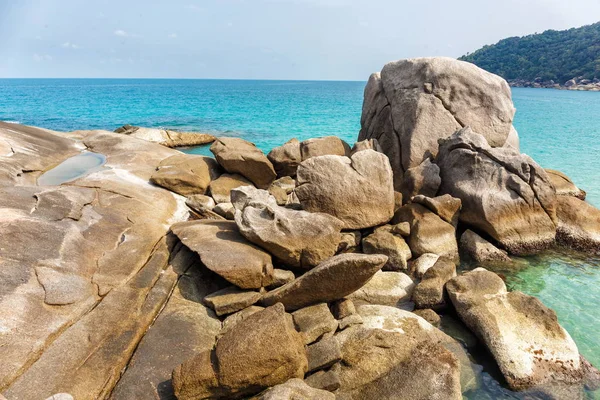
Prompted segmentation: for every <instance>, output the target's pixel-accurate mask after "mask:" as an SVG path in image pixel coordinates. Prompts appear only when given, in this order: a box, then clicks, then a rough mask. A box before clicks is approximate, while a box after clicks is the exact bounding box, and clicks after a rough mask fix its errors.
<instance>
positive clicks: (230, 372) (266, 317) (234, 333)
mask: <svg viewBox="0 0 600 400" xmlns="http://www.w3.org/2000/svg"><path fill="white" fill-rule="evenodd" d="M307 368H308V361H307V359H306V351H305V349H304V343H303V341H302V338H301V335H300V334H299V333H298V332H296V330H295V329H294V326H293V323H292V319H291V317H290V315H289V314H286V313H285V311H284V309H283V306H282V305H281V304H277V305H274V306H272V307H269V308H266V309H264V310H262V311H259V312H257V313H254V314H252V315H250V316H249V317H248V318H246V319H244V320H243V321H241V322H238V323H237V324H236V325H234V326H233V327H232V328H231V330H229V331H228V332H227V333H226V334H225V335H223V336H222V337H221V338H220V339H219V340H218V341H217V345H216V347H215V350H214V351H213V352H212V354H211V352H204V353H200V354H199V355H197V356H195V357H194V358H192V359H190V360H188V361H186V362H184V363H183V364H182V365H180V366H179V367H177V368H176V369H175V370H174V371H173V387H174V388H175V394H176V395H177V398H178V399H179V400H187V399H197V398H239V397H241V396H244V395H251V394H254V393H257V392H260V391H261V390H263V389H266V388H267V387H270V386H275V385H278V384H281V383H284V382H286V381H287V380H288V379H291V378H303V377H304V374H305V372H306V370H307ZM203 396H204V397H203Z"/></svg>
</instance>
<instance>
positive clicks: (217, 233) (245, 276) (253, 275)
mask: <svg viewBox="0 0 600 400" xmlns="http://www.w3.org/2000/svg"><path fill="white" fill-rule="evenodd" d="M171 230H172V231H173V233H174V234H175V235H176V236H177V237H178V238H179V240H181V242H182V243H183V244H184V245H186V246H187V247H188V248H190V249H191V250H192V251H194V252H196V253H198V255H199V256H200V259H201V260H202V263H203V264H204V265H205V266H206V267H207V268H208V269H210V270H211V271H213V272H215V273H216V274H218V275H220V276H222V277H223V278H225V279H226V280H228V281H229V282H231V283H233V284H234V285H236V286H238V287H240V288H243V289H257V288H260V287H263V286H268V285H269V284H270V283H271V281H272V279H273V264H272V263H271V256H270V255H269V254H268V253H266V252H264V251H262V250H261V249H259V248H258V247H256V246H254V245H253V244H251V243H250V242H248V241H247V240H246V239H245V238H244V237H243V236H242V235H241V234H240V233H239V231H238V229H237V226H236V225H235V222H230V221H189V222H181V223H178V224H175V225H173V226H172V227H171Z"/></svg>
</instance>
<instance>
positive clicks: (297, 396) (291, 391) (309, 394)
mask: <svg viewBox="0 0 600 400" xmlns="http://www.w3.org/2000/svg"><path fill="white" fill-rule="evenodd" d="M251 400H335V395H334V394H333V393H329V392H327V391H325V390H320V389H316V388H313V387H311V386H309V385H307V384H306V383H305V382H304V381H303V380H301V379H296V378H294V379H290V380H289V381H287V382H286V383H282V384H279V385H276V386H273V387H272V388H270V389H269V390H267V391H266V392H264V393H262V394H261V395H260V396H257V397H254V398H252V399H251Z"/></svg>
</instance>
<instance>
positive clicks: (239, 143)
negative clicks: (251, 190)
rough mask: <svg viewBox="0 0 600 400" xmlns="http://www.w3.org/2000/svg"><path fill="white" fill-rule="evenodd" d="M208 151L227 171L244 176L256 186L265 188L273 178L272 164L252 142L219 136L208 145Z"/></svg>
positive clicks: (274, 175)
mask: <svg viewBox="0 0 600 400" xmlns="http://www.w3.org/2000/svg"><path fill="white" fill-rule="evenodd" d="M210 151H211V152H212V153H213V154H214V155H215V158H216V159H217V162H218V163H219V164H220V165H221V166H222V167H223V168H224V169H225V170H226V171H227V172H229V173H231V174H240V175H242V176H244V177H246V178H247V179H249V180H250V181H251V182H252V183H254V185H256V187H258V188H261V189H267V188H268V187H269V185H270V184H271V182H273V181H274V180H275V177H276V174H275V169H274V168H273V164H271V161H269V159H268V158H267V156H265V155H264V154H263V152H262V151H260V150H259V149H258V148H257V147H256V146H255V145H254V143H250V142H248V141H246V140H244V139H240V138H225V137H220V138H217V139H216V140H215V142H214V143H213V144H212V145H211V146H210Z"/></svg>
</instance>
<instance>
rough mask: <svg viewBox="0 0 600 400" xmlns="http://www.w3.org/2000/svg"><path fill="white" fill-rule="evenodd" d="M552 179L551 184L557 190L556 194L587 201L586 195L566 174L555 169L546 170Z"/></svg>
mask: <svg viewBox="0 0 600 400" xmlns="http://www.w3.org/2000/svg"><path fill="white" fill-rule="evenodd" d="M545 171H546V173H547V174H548V178H549V179H550V183H552V186H554V189H556V194H557V195H559V196H573V197H577V198H578V199H580V200H585V196H586V193H585V191H584V190H582V189H580V188H578V187H577V186H576V185H575V184H574V183H573V181H572V180H571V179H570V178H569V177H568V176H567V175H565V174H563V173H562V172H560V171H557V170H554V169H548V168H546V169H545Z"/></svg>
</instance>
